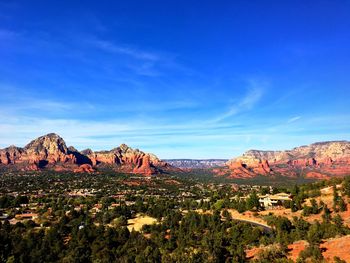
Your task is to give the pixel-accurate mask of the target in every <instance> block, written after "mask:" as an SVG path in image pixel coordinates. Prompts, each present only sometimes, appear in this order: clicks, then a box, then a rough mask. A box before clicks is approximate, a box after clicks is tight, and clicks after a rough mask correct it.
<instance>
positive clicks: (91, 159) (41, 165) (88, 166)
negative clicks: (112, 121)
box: [0, 133, 168, 175]
mask: <svg viewBox="0 0 350 263" xmlns="http://www.w3.org/2000/svg"><path fill="white" fill-rule="evenodd" d="M0 165H2V166H7V167H9V168H11V169H14V170H16V169H17V170H40V169H53V170H56V171H64V170H68V171H69V170H72V171H75V172H93V171H94V170H95V168H96V167H98V166H101V165H110V166H112V167H113V168H115V169H117V170H119V171H121V172H130V173H138V174H145V175H151V174H157V173H161V172H162V169H163V168H166V167H167V166H168V164H167V163H165V162H163V161H161V160H159V159H158V158H157V156H155V155H154V154H149V153H144V152H142V151H140V150H138V149H132V148H130V147H129V146H127V145H126V144H121V145H120V146H119V147H116V148H114V149H112V150H109V151H97V152H93V151H92V150H90V149H88V150H84V151H82V152H79V151H78V150H76V149H75V148H74V147H72V146H70V147H67V145H66V143H65V141H64V140H63V139H62V138H61V137H60V136H59V135H57V134H55V133H49V134H47V135H44V136H40V137H39V138H37V139H35V140H32V141H31V142H30V143H28V144H27V145H26V146H25V147H23V148H21V147H16V146H10V147H7V148H4V149H1V150H0Z"/></svg>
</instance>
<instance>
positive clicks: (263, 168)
mask: <svg viewBox="0 0 350 263" xmlns="http://www.w3.org/2000/svg"><path fill="white" fill-rule="evenodd" d="M226 165H227V167H228V168H229V169H230V173H231V175H230V176H231V177H242V176H243V175H245V176H246V177H247V176H249V177H253V176H257V175H276V174H279V175H285V176H296V175H297V174H298V173H299V174H302V173H304V174H305V175H306V177H309V178H316V177H317V178H321V177H322V178H325V177H329V176H332V175H347V174H350V142H348V141H329V142H318V143H313V144H310V145H306V146H300V147H296V148H293V149H292V150H286V151H260V150H249V151H247V152H245V153H244V154H243V155H242V156H239V157H237V158H234V159H231V160H229V161H228V162H227V163H226Z"/></svg>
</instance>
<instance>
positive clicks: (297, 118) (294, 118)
mask: <svg viewBox="0 0 350 263" xmlns="http://www.w3.org/2000/svg"><path fill="white" fill-rule="evenodd" d="M300 118H301V116H295V117H292V118H290V119H288V121H287V123H292V122H296V121H297V120H299V119H300Z"/></svg>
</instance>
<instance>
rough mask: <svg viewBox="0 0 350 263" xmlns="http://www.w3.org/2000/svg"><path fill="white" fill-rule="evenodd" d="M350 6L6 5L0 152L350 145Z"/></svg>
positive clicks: (182, 153) (228, 150) (185, 151)
mask: <svg viewBox="0 0 350 263" xmlns="http://www.w3.org/2000/svg"><path fill="white" fill-rule="evenodd" d="M349 11H350V1H345V0H343V1H340V0H339V1H322V0H321V1H269V0H267V1H151V0H149V1H104V0H100V1H76V0H73V1H68V0H67V1H36V0H33V1H2V0H0V94H1V96H0V106H1V107H0V116H1V117H0V147H5V146H8V145H10V144H16V145H18V146H23V145H25V144H26V143H27V142H28V141H29V140H31V139H33V138H35V137H37V136H40V135H43V134H46V133H49V132H56V133H58V134H60V135H61V136H62V137H63V138H64V139H65V140H66V142H67V144H68V145H74V146H76V147H77V148H78V149H84V148H87V147H90V148H92V149H94V150H100V149H111V148H113V147H115V146H117V145H120V144H121V143H126V144H128V145H130V146H132V147H135V148H140V149H142V150H144V151H147V152H153V153H155V154H157V155H158V156H159V157H161V158H231V157H234V156H237V155H240V154H241V153H243V152H244V151H246V150H248V149H252V148H253V149H288V148H292V147H294V146H299V145H303V144H309V143H312V142H316V141H324V140H349V139H350V107H349V104H350V103H349V102H350V97H349V95H350V73H349V72H350V30H349V28H350V17H349Z"/></svg>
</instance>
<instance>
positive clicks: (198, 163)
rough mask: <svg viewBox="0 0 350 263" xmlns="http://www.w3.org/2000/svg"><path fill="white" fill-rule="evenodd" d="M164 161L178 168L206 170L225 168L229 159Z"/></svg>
mask: <svg viewBox="0 0 350 263" xmlns="http://www.w3.org/2000/svg"><path fill="white" fill-rule="evenodd" d="M164 161H165V162H167V163H169V164H170V165H172V166H174V167H177V168H190V169H204V168H212V167H217V166H223V165H225V163H226V162H227V161H228V159H165V160H164Z"/></svg>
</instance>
